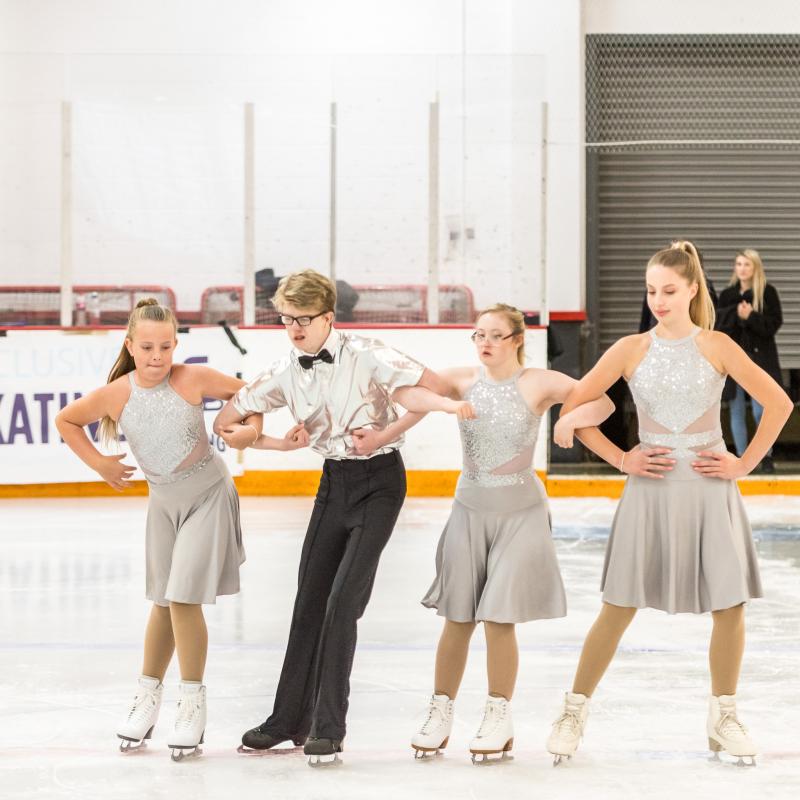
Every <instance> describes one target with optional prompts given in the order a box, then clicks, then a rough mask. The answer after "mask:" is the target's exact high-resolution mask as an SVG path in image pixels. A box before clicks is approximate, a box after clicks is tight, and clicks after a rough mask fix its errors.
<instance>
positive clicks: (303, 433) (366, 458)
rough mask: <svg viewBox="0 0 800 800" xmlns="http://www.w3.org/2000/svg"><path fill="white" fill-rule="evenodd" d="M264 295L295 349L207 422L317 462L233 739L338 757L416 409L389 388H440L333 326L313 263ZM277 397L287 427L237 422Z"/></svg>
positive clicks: (445, 402)
mask: <svg viewBox="0 0 800 800" xmlns="http://www.w3.org/2000/svg"><path fill="white" fill-rule="evenodd" d="M272 303H273V305H274V306H275V308H276V309H277V310H278V312H279V313H280V315H281V317H280V319H281V322H282V323H283V324H284V325H285V326H286V333H287V334H288V336H289V340H290V341H291V343H292V345H293V349H292V351H291V353H290V354H289V355H288V356H287V357H285V358H283V359H282V360H280V361H278V362H276V363H275V364H273V365H272V366H271V367H270V368H269V369H267V370H266V371H265V372H264V373H262V374H261V375H259V376H258V377H257V378H256V379H255V380H253V381H251V382H250V383H249V384H248V385H247V386H244V387H243V388H242V389H241V390H240V391H239V393H238V394H237V395H236V396H235V397H234V398H233V399H232V400H230V401H229V402H228V404H227V405H226V406H225V408H223V410H222V411H221V412H220V414H219V416H218V417H217V420H216V422H215V426H214V427H215V430H216V431H217V432H218V433H223V431H224V432H225V433H224V436H225V438H226V441H230V442H231V443H233V444H234V446H239V447H241V446H244V445H247V444H248V443H249V446H251V447H260V448H267V449H295V448H296V447H302V446H304V445H306V444H308V445H309V446H310V447H311V448H312V449H313V450H315V451H316V452H318V453H319V454H320V455H322V456H323V457H324V458H325V463H324V466H323V472H322V479H321V481H320V485H319V490H318V491H317V497H316V501H315V503H314V510H313V513H312V515H311V520H310V522H309V525H308V531H307V533H306V538H305V541H304V543H303V551H302V555H301V559H300V571H299V578H298V587H297V597H296V600H295V606H294V613H293V617H292V625H291V629H290V632H289V643H288V645H287V649H286V656H285V659H284V663H283V669H282V671H281V677H280V680H279V683H278V689H277V692H276V696H275V705H274V708H273V712H272V715H271V716H270V717H269V718H268V719H267V720H266V722H264V723H262V724H261V725H259V726H258V727H256V728H253V729H252V730H249V731H247V732H246V733H245V734H244V736H243V737H242V744H243V748H240V750H241V749H245V750H247V749H250V750H266V749H269V748H271V747H274V746H275V745H277V744H279V743H281V742H284V741H287V740H291V741H292V742H293V743H294V744H295V746H298V747H299V746H300V745H303V744H304V745H305V747H304V750H305V753H306V754H307V755H309V756H311V758H310V759H309V763H312V764H313V763H315V762H314V759H316V763H319V761H320V758H321V757H324V756H329V757H330V756H333V757H334V759H336V758H338V756H336V753H338V752H341V749H342V740H343V739H344V736H345V717H346V714H347V706H348V695H349V689H350V684H349V678H350V671H351V669H352V664H353V655H354V652H355V647H356V627H357V621H358V619H359V618H360V617H361V616H362V614H363V613H364V610H365V608H366V606H367V602H368V600H369V597H370V593H371V591H372V584H373V581H374V578H375V572H376V570H377V568H378V560H379V558H380V555H381V552H382V550H383V548H384V546H385V545H386V542H387V541H388V540H389V536H390V535H391V533H392V530H393V528H394V524H395V521H396V520H397V516H398V514H399V512H400V508H401V506H402V504H403V500H404V498H405V494H406V478H405V468H404V466H403V461H402V458H401V457H400V452H399V448H400V446H401V445H402V444H403V432H404V431H405V430H407V429H408V428H410V427H411V426H412V425H414V424H415V423H416V422H418V421H419V419H421V417H422V416H423V415H422V414H416V413H410V412H409V413H407V414H405V415H403V416H402V417H400V418H398V415H397V411H396V409H395V407H394V404H393V402H392V392H394V391H395V390H396V389H398V388H400V387H401V386H414V385H421V386H425V387H427V388H429V389H431V390H433V391H434V392H437V393H439V394H443V393H446V391H447V388H446V384H444V383H443V381H442V380H441V378H439V376H438V375H436V373H433V372H431V371H430V370H428V369H426V368H425V367H424V366H423V365H422V364H421V363H419V362H418V361H416V360H414V359H413V358H410V357H409V356H406V355H404V354H403V353H400V352H398V351H397V350H394V349H392V348H390V347H386V346H385V345H384V344H383V343H382V342H380V341H378V340H376V339H365V338H362V337H360V336H353V335H350V334H348V333H340V332H339V331H337V330H336V329H335V328H334V327H333V318H334V309H335V307H336V288H335V286H334V284H333V283H332V282H331V281H330V280H329V279H328V278H326V277H325V276H324V275H321V274H320V273H318V272H315V271H314V270H305V271H303V272H298V273H295V274H293V275H288V276H287V277H285V278H283V279H282V280H281V282H280V284H279V285H278V289H277V292H276V293H275V296H274V297H273V298H272ZM283 406H286V407H288V408H289V410H290V411H291V413H292V415H293V417H294V419H295V420H296V422H297V423H298V428H297V429H293V431H295V433H294V435H293V436H292V437H290V438H287V439H283V440H278V439H273V438H271V437H268V436H263V435H262V436H258V435H256V439H255V440H254V441H252V442H249V439H248V436H252V433H250V432H249V431H244V430H242V429H245V428H248V426H237V423H239V422H240V421H241V420H242V419H243V418H244V417H246V416H248V415H249V414H252V413H259V412H269V411H273V410H275V409H277V408H280V407H283ZM463 406H464V404H463V403H459V402H456V401H454V400H450V399H446V398H442V408H441V410H443V411H449V412H451V413H457V412H458V411H459V410H461V412H462V414H463V413H467V412H465V410H464V409H463ZM300 425H302V428H301V427H299V426H300ZM237 428H238V429H237ZM252 431H253V432H255V429H254V428H253V429H252ZM290 433H291V432H290Z"/></svg>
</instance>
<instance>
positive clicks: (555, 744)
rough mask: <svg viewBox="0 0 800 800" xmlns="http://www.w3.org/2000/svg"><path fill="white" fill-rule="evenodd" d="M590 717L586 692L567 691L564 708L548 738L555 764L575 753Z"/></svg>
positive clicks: (548, 746) (548, 747)
mask: <svg viewBox="0 0 800 800" xmlns="http://www.w3.org/2000/svg"><path fill="white" fill-rule="evenodd" d="M588 717H589V698H588V697H586V695H584V694H576V693H574V692H567V693H566V696H565V698H564V710H563V711H562V712H561V716H560V717H559V718H558V719H557V720H556V721H555V722H554V723H553V730H552V731H551V732H550V736H549V738H548V739H547V749H548V750H549V751H550V752H551V753H552V754H553V756H554V758H553V766H554V767H555V766H558V765H559V764H560V763H561V762H562V761H563V760H564V759H565V758H566V759H570V758H572V756H574V755H575V751H576V750H577V749H578V744H579V742H580V740H581V739H582V738H583V731H584V730H585V729H586V720H587V719H588Z"/></svg>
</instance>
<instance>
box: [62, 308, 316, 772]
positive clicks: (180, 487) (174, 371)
mask: <svg viewBox="0 0 800 800" xmlns="http://www.w3.org/2000/svg"><path fill="white" fill-rule="evenodd" d="M176 331H177V323H176V320H175V316H174V315H173V313H172V311H171V310H170V309H169V308H165V307H164V306H160V305H159V304H158V302H157V301H156V300H154V299H152V298H147V299H144V300H141V301H140V302H139V303H138V305H137V306H136V308H135V309H134V310H133V312H132V313H131V316H130V319H129V321H128V330H127V333H126V337H125V342H124V345H123V347H122V350H121V352H120V354H119V357H118V358H117V361H116V363H115V364H114V366H113V368H112V370H111V373H110V374H109V376H108V383H107V384H106V385H105V386H103V387H101V388H99V389H96V390H94V391H93V392H90V393H89V394H87V395H86V396H85V397H81V398H79V399H78V400H75V401H74V402H72V403H70V404H69V405H68V406H66V408H64V409H63V410H62V411H61V412H60V413H59V414H58V416H57V417H56V425H57V426H58V430H59V433H60V434H61V436H62V438H63V439H64V441H65V442H66V443H67V444H68V445H69V447H70V448H72V450H73V451H74V452H75V454H76V455H77V456H78V457H79V458H80V459H81V460H82V461H83V462H84V463H85V464H87V465H88V466H89V467H91V468H92V469H94V470H95V471H96V472H97V473H98V474H99V475H100V476H101V477H102V478H103V480H104V481H106V483H108V484H109V485H110V486H112V487H113V488H115V489H117V490H119V491H122V490H123V489H125V488H126V487H128V486H130V483H129V480H128V479H129V478H130V476H131V473H132V471H133V467H131V466H129V465H127V464H124V463H122V459H123V458H124V454H122V455H116V456H113V455H103V454H102V453H100V452H99V451H98V450H97V449H96V448H95V446H94V445H93V443H92V441H91V440H90V439H89V437H88V436H87V434H86V431H85V426H86V425H89V424H90V423H92V422H96V421H97V420H100V430H101V435H102V438H104V439H105V440H106V441H109V440H112V441H113V440H117V439H118V432H119V428H121V429H122V431H123V432H124V434H125V437H126V439H127V443H128V445H129V446H130V448H131V450H132V451H133V454H134V455H135V457H136V460H137V461H138V463H139V466H140V467H141V469H142V471H143V472H144V474H145V477H146V478H147V482H148V485H149V494H150V498H149V503H148V510H147V534H146V544H145V549H146V564H147V569H146V593H147V599H148V600H151V601H152V602H153V607H152V610H151V612H150V618H149V621H148V624H147V630H146V633H145V641H144V663H143V667H142V674H141V677H140V678H139V686H138V690H137V691H136V694H135V697H134V701H133V705H132V707H131V708H130V711H129V712H128V713H127V715H126V716H125V718H124V719H123V720H122V721H121V724H120V725H119V727H118V728H117V736H118V737H119V738H120V739H121V740H122V743H121V745H120V749H121V750H123V751H126V750H129V749H135V748H136V747H138V746H140V745H141V744H142V743H143V742H144V740H145V739H149V738H150V736H151V734H152V732H153V728H154V726H155V725H156V722H157V719H158V713H159V709H160V706H161V695H162V690H163V685H162V681H163V679H164V674H165V672H166V670H167V667H168V666H169V663H170V661H171V659H172V655H173V652H174V651H175V650H177V653H178V662H179V664H180V673H181V683H180V687H179V690H180V691H179V700H178V709H177V714H176V718H175V723H174V726H173V729H172V732H171V733H170V734H168V736H167V737H166V744H167V746H168V747H170V748H171V749H172V757H173V758H174V759H175V760H179V759H180V758H182V757H183V755H184V754H186V753H190V754H191V753H193V752H196V751H197V748H198V745H199V744H201V743H202V740H203V734H204V732H205V724H206V690H205V686H203V672H204V669H205V663H206V654H207V649H208V632H207V630H206V624H205V619H204V618H203V606H202V604H203V603H214V602H216V598H217V596H218V595H224V594H235V593H236V592H238V591H239V565H240V564H241V563H242V562H243V561H244V549H243V547H242V534H241V529H240V527H239V498H238V495H237V493H236V488H235V487H234V484H233V480H232V478H231V476H230V473H229V472H228V470H227V468H226V467H225V463H224V462H223V461H222V459H221V458H220V457H219V455H217V453H216V451H215V450H214V448H212V447H211V445H210V444H209V438H208V434H207V433H206V430H205V424H204V421H203V398H204V397H213V398H217V399H220V400H229V399H230V398H231V397H232V396H233V395H234V394H235V393H236V392H237V391H238V390H239V389H240V388H241V387H242V386H243V385H244V384H243V381H240V380H238V379H236V378H231V377H229V376H227V375H223V374H222V373H220V372H217V371H216V370H213V369H210V368H208V367H204V366H199V365H187V364H173V363H172V359H173V354H174V351H175V346H176V345H177V338H176ZM260 435H261V416H260V415H257V416H255V417H253V418H249V419H246V420H244V422H243V423H242V424H238V425H235V426H231V427H230V428H229V429H228V430H227V431H225V432H224V434H223V437H224V438H225V440H226V441H227V442H228V443H229V444H230V445H232V446H234V447H244V446H246V445H247V444H250V443H252V441H253V440H254V439H256V438H258V437H259V436H260ZM262 438H265V439H266V438H269V437H262ZM270 441H271V442H272V444H273V446H274V447H275V448H278V449H293V448H294V447H298V446H302V444H303V435H302V431H300V429H299V426H298V427H297V428H293V429H292V431H290V432H289V434H287V439H286V440H270Z"/></svg>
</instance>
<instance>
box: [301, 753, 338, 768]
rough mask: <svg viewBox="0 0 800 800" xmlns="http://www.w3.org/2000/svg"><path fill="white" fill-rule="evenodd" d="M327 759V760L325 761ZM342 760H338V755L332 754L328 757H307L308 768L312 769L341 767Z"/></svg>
mask: <svg viewBox="0 0 800 800" xmlns="http://www.w3.org/2000/svg"><path fill="white" fill-rule="evenodd" d="M326 759H327V760H326ZM341 764H342V759H341V758H339V754H338V753H332V754H331V755H329V756H309V757H308V766H309V767H313V768H314V769H319V768H320V767H323V768H324V767H338V766H341Z"/></svg>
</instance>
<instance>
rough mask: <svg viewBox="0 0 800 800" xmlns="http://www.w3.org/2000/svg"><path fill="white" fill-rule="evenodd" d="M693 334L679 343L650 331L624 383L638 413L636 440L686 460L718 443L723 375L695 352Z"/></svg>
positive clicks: (677, 340) (723, 383) (698, 329)
mask: <svg viewBox="0 0 800 800" xmlns="http://www.w3.org/2000/svg"><path fill="white" fill-rule="evenodd" d="M699 332H700V328H696V329H695V330H694V332H693V333H692V334H690V335H689V336H686V337H684V338H683V339H663V338H661V337H660V336H656V334H655V333H654V331H652V330H651V331H650V337H651V342H650V347H649V349H648V350H647V353H646V354H645V356H644V358H643V359H642V360H641V362H640V363H639V365H638V366H637V367H636V370H635V372H634V373H633V375H632V376H631V379H630V384H629V385H630V389H631V394H632V395H633V399H634V402H635V403H636V409H637V412H638V414H639V440H640V441H641V442H642V443H643V444H646V445H650V446H653V447H656V446H659V447H671V448H673V452H672V455H673V456H675V457H676V458H691V457H693V456H695V455H696V449H697V448H703V447H705V446H708V445H711V444H712V443H714V442H719V440H720V439H722V430H721V428H720V422H719V403H720V399H721V397H722V389H723V387H724V386H725V376H724V375H720V373H719V372H717V370H716V369H715V368H714V367H713V365H712V364H711V363H710V362H709V361H708V359H706V357H705V356H704V355H703V354H702V353H701V352H700V351H699V350H698V348H697V343H696V336H697V334H698V333H699ZM704 416H705V417H707V418H706V419H703V417H704ZM693 448H694V449H693Z"/></svg>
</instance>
